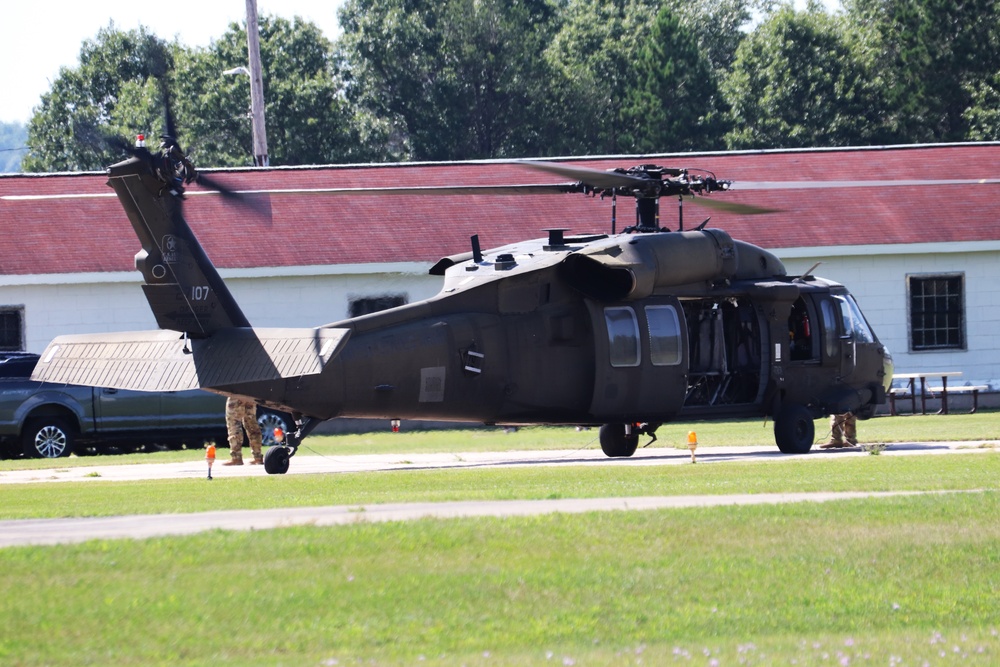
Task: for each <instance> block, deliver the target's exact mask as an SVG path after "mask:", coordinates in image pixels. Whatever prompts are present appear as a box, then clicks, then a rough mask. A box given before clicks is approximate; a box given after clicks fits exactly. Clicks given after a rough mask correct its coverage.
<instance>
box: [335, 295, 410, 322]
mask: <svg viewBox="0 0 1000 667" xmlns="http://www.w3.org/2000/svg"><path fill="white" fill-rule="evenodd" d="M406 302H407V300H406V295H405V294H381V295H379V296H365V297H359V298H357V299H351V300H350V303H349V304H348V306H347V312H348V315H349V317H360V316H361V315H368V314H369V313H377V312H378V311H380V310H388V309H389V308H395V307H396V306H405V305H406Z"/></svg>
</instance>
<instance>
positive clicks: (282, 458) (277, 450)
mask: <svg viewBox="0 0 1000 667" xmlns="http://www.w3.org/2000/svg"><path fill="white" fill-rule="evenodd" d="M289 458H291V452H290V451H289V448H288V447H271V448H269V449H268V450H267V454H264V470H265V471H266V472H267V474H268V475H284V474H285V473H286V472H288V463H289Z"/></svg>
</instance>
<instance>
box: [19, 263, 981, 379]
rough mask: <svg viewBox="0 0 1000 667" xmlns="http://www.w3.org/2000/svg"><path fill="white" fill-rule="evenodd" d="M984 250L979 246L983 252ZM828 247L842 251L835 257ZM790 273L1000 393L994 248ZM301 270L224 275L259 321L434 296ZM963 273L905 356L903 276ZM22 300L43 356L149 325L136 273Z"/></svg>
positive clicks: (24, 279)
mask: <svg viewBox="0 0 1000 667" xmlns="http://www.w3.org/2000/svg"><path fill="white" fill-rule="evenodd" d="M983 250H985V251H983ZM831 251H832V252H836V253H843V254H840V255H832V254H831ZM776 254H777V255H778V256H779V257H781V258H782V260H783V261H784V262H785V265H786V267H787V269H788V272H789V274H791V275H796V274H799V273H801V272H803V271H805V270H807V269H808V268H809V267H810V266H812V265H813V264H814V263H816V262H817V261H820V260H822V262H823V263H822V264H821V265H820V266H819V267H818V268H817V269H816V270H815V271H814V273H815V274H816V275H819V276H823V277H825V278H829V279H831V280H835V281H837V282H840V283H843V284H845V285H846V286H847V287H848V288H849V289H850V290H851V293H852V294H854V295H855V298H857V300H858V303H860V304H861V307H862V309H863V310H864V312H865V315H866V317H867V318H868V321H869V322H870V323H871V325H872V327H873V328H874V329H875V332H876V334H877V335H878V337H879V339H880V340H881V341H882V342H883V343H885V345H886V346H887V347H888V348H889V350H890V351H891V352H892V355H893V358H894V360H895V364H896V370H897V371H899V372H916V371H935V370H938V371H941V370H959V371H962V372H963V376H962V378H960V379H959V380H958V381H955V382H954V383H955V384H989V385H991V386H992V387H993V388H994V389H995V390H1000V334H998V331H1000V247H997V248H992V247H990V248H985V249H984V248H983V246H982V244H979V245H976V246H971V245H966V244H954V245H952V246H949V247H944V248H942V247H934V248H930V247H924V246H867V247H852V248H801V249H790V250H784V251H778V252H777V253H776ZM373 268H375V267H371V266H363V267H358V266H354V267H343V266H341V267H297V268H292V269H280V270H278V269H254V270H247V271H228V272H222V275H223V278H225V279H226V283H227V284H228V285H229V287H230V289H231V290H232V292H233V295H234V296H235V298H236V301H237V303H239V304H240V306H241V307H242V308H243V311H244V313H245V314H246V316H247V318H248V319H249V320H250V322H251V323H252V324H254V325H256V326H269V327H282V326H286V327H311V326H318V325H321V324H326V323H328V322H333V321H336V320H340V319H343V318H345V317H347V309H348V303H349V301H350V299H353V298H358V297H371V296H379V295H383V294H406V295H407V298H408V300H409V301H410V302H413V301H419V300H420V299H424V298H428V297H430V296H433V295H434V294H436V293H437V292H438V290H439V289H440V286H441V278H439V277H436V276H430V275H427V269H428V268H429V267H428V266H427V265H424V264H418V263H410V264H398V265H389V266H385V267H378V268H380V269H383V270H384V271H383V272H381V273H376V272H374V271H373ZM921 273H964V275H965V308H966V342H967V349H966V350H962V351H954V352H910V351H909V334H908V326H907V317H908V315H907V294H906V276H907V275H908V274H921ZM20 305H23V306H25V318H26V331H25V337H26V348H27V349H28V350H29V351H31V352H40V351H41V350H43V349H44V348H45V346H46V345H47V344H48V343H49V341H50V340H52V338H54V337H55V336H57V335H60V334H65V333H92V332H103V331H129V330H141V329H152V328H155V326H156V323H155V321H154V320H153V317H152V314H151V313H150V311H149V307H148V306H147V304H146V300H145V298H144V297H143V295H142V290H141V289H140V281H139V279H138V275H137V274H132V273H128V274H105V275H98V274H87V275H71V276H59V275H45V276H0V307H2V306H20Z"/></svg>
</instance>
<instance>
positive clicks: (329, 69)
mask: <svg viewBox="0 0 1000 667" xmlns="http://www.w3.org/2000/svg"><path fill="white" fill-rule="evenodd" d="M260 31H261V60H262V65H263V74H264V77H263V78H264V88H265V90H264V98H265V114H266V117H267V134H268V149H269V155H270V161H271V164H274V165H282V164H286V165H288V164H316V163H331V162H347V161H353V162H361V161H369V160H379V159H385V158H386V157H387V155H388V153H387V151H386V150H385V145H386V143H387V140H386V137H387V136H388V131H387V129H386V128H385V126H384V124H379V123H377V122H367V120H368V119H358V118H356V117H355V116H354V114H353V110H352V108H351V107H350V105H349V104H348V102H347V100H346V98H345V97H344V93H343V81H342V79H341V77H340V76H339V69H338V67H337V65H336V61H335V60H334V57H333V49H332V45H331V44H330V42H329V41H328V40H326V39H325V38H324V37H323V36H322V34H321V33H320V31H319V29H318V28H317V27H316V26H315V25H314V24H312V23H309V22H304V21H300V20H296V21H295V22H294V23H293V22H290V21H288V20H286V19H281V18H277V19H275V18H269V17H261V19H260ZM246 43H247V39H246V30H245V28H243V27H241V26H239V25H236V24H233V25H231V26H230V29H229V31H228V32H227V33H226V34H225V35H223V36H222V38H221V39H220V40H219V41H217V42H214V43H213V44H212V45H211V46H210V47H208V48H206V49H194V50H191V49H186V48H184V47H183V46H181V45H180V44H177V43H172V44H168V43H166V42H163V41H162V40H160V39H158V38H157V37H155V36H154V35H152V34H150V33H149V32H148V31H147V30H146V29H145V28H139V29H138V30H132V31H129V32H122V31H120V30H117V29H115V27H114V25H113V24H112V25H109V26H108V27H107V28H103V29H102V30H101V31H100V32H98V35H97V38H96V39H95V40H93V41H89V40H88V41H85V42H84V44H83V48H82V50H81V53H80V65H79V67H77V68H63V70H62V71H61V72H60V74H59V77H58V78H57V79H56V81H55V82H54V83H53V85H52V89H51V90H50V91H49V92H48V93H46V94H45V95H43V97H42V104H41V106H40V108H39V110H38V111H37V112H36V113H35V115H34V117H32V119H31V122H30V126H29V137H28V146H29V148H30V152H29V154H28V156H27V157H26V158H25V161H24V166H25V169H28V170H31V171H75V170H96V169H103V168H104V167H105V166H107V165H108V164H111V163H112V162H115V161H117V160H120V159H121V158H122V157H124V155H125V153H124V151H123V150H122V143H123V142H124V141H131V137H134V136H135V134H137V133H143V134H146V135H148V136H150V137H151V141H150V145H151V146H156V144H157V141H158V140H157V138H158V137H159V136H160V135H161V134H162V133H163V131H164V128H165V124H164V119H165V116H164V109H165V100H169V103H170V104H169V105H170V108H171V111H172V114H173V117H174V119H175V121H176V131H177V134H178V135H179V136H178V137H177V139H178V140H179V141H180V143H181V145H182V146H183V147H184V148H185V149H186V150H187V151H188V152H190V153H191V154H192V157H193V158H194V159H195V160H196V162H197V164H198V165H199V166H201V167H212V166H240V165H249V164H251V163H252V142H251V126H250V121H249V119H248V118H247V109H248V107H249V99H250V98H249V81H248V79H247V78H246V77H242V76H238V77H228V76H224V75H223V74H222V72H223V71H224V70H226V69H230V68H232V67H234V66H236V65H240V64H243V63H245V62H246V59H247V55H246ZM362 121H365V122H362Z"/></svg>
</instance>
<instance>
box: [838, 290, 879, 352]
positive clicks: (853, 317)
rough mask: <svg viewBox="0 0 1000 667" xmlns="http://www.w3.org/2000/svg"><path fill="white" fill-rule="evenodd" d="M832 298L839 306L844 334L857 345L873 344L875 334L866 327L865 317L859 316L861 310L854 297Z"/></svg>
mask: <svg viewBox="0 0 1000 667" xmlns="http://www.w3.org/2000/svg"><path fill="white" fill-rule="evenodd" d="M833 298H834V299H836V300H837V302H838V303H839V304H840V315H841V317H842V318H843V320H844V334H845V335H847V336H851V337H852V338H854V341H855V342H857V343H874V342H875V334H874V333H872V330H871V327H869V326H868V322H867V321H866V320H865V316H864V315H862V314H861V308H859V307H858V304H857V302H856V301H855V300H854V297H852V296H850V295H847V296H834V297H833Z"/></svg>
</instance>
